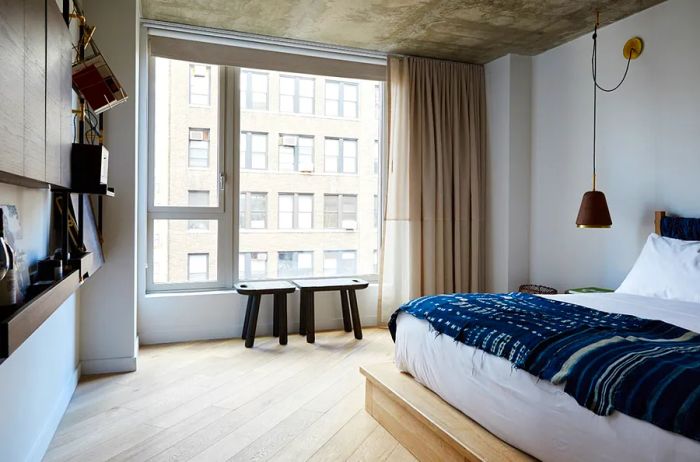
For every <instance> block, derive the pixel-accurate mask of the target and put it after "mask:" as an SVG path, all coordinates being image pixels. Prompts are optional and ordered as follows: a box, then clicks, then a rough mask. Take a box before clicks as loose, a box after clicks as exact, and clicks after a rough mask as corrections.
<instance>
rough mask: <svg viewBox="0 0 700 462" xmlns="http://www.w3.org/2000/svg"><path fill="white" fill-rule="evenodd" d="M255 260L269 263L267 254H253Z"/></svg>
mask: <svg viewBox="0 0 700 462" xmlns="http://www.w3.org/2000/svg"><path fill="white" fill-rule="evenodd" d="M253 258H254V259H255V260H257V261H267V254H266V253H265V252H257V253H254V254H253Z"/></svg>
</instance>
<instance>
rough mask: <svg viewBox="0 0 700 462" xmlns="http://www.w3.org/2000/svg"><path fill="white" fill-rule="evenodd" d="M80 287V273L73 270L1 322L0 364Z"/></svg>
mask: <svg viewBox="0 0 700 462" xmlns="http://www.w3.org/2000/svg"><path fill="white" fill-rule="evenodd" d="M79 286H80V274H79V272H78V271H72V272H70V273H68V274H67V275H66V276H65V277H64V278H63V279H61V280H60V281H56V282H54V283H53V284H52V285H50V286H49V287H48V288H46V290H44V291H43V292H41V293H40V294H38V295H37V296H36V297H34V298H33V299H31V300H29V301H28V302H27V303H25V304H24V305H22V306H20V307H18V308H17V309H15V310H14V312H13V313H12V314H10V315H9V316H7V317H6V318H5V319H3V320H2V321H0V362H2V361H4V360H5V359H7V358H8V357H9V356H10V355H11V354H12V353H13V352H14V351H15V350H17V348H19V347H20V345H22V343H24V341H25V340H27V339H28V338H29V336H31V335H32V334H33V333H34V331H36V330H37V329H38V328H39V327H40V326H41V325H42V324H43V323H44V321H46V320H47V319H48V318H49V316H51V315H52V314H53V313H54V312H55V311H56V310H57V309H58V308H59V307H60V306H61V305H62V304H63V302H65V301H66V300H67V299H68V297H70V296H71V294H73V293H74V292H75V291H76V290H77V289H78V287H79Z"/></svg>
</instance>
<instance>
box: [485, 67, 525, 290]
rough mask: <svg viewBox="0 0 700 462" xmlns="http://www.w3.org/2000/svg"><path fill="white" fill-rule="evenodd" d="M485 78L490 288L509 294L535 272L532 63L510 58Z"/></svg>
mask: <svg viewBox="0 0 700 462" xmlns="http://www.w3.org/2000/svg"><path fill="white" fill-rule="evenodd" d="M485 73H486V101H487V105H486V114H487V130H488V132H487V133H488V155H487V168H486V172H487V179H486V182H487V187H486V190H487V194H486V201H487V208H486V210H487V218H486V223H487V224H486V227H487V233H486V235H487V244H486V245H487V264H486V287H487V290H488V291H490V292H506V291H512V290H516V289H517V288H518V286H519V285H520V284H524V283H526V282H528V279H529V270H530V268H529V261H530V260H529V258H530V88H531V58H530V57H526V56H518V55H507V56H504V57H502V58H499V59H497V60H495V61H492V62H490V63H488V64H486V66H485Z"/></svg>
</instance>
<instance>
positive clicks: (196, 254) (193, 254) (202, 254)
mask: <svg viewBox="0 0 700 462" xmlns="http://www.w3.org/2000/svg"><path fill="white" fill-rule="evenodd" d="M192 257H205V258H206V264H205V265H204V266H205V268H206V269H207V270H206V273H205V279H204V281H208V280H209V252H187V282H188V283H192V282H194V283H197V282H204V281H192V280H191V279H190V275H191V274H192V271H191V269H190V268H191V266H192V265H191V262H190V259H191V258H192Z"/></svg>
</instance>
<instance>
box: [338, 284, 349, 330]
mask: <svg viewBox="0 0 700 462" xmlns="http://www.w3.org/2000/svg"><path fill="white" fill-rule="evenodd" d="M340 305H341V306H342V307H343V329H345V332H351V331H352V323H351V322H350V308H349V307H348V291H347V290H341V291H340Z"/></svg>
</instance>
